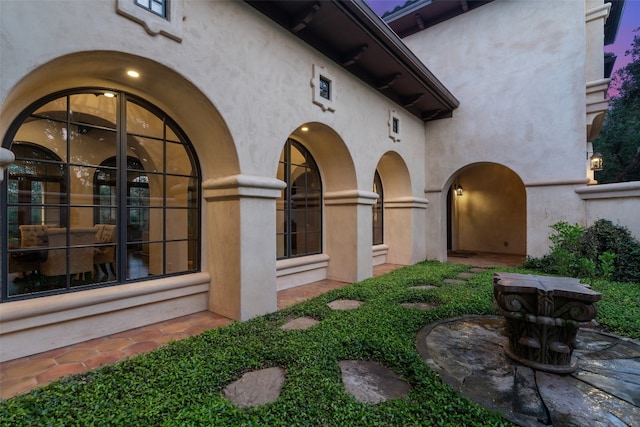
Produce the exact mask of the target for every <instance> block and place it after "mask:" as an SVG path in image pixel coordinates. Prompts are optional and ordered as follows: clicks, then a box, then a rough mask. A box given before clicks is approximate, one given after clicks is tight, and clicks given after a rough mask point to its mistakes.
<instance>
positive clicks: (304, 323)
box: [280, 317, 320, 330]
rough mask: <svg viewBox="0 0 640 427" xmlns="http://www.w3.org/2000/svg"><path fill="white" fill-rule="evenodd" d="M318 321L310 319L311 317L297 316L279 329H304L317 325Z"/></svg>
mask: <svg viewBox="0 0 640 427" xmlns="http://www.w3.org/2000/svg"><path fill="white" fill-rule="evenodd" d="M318 323H320V322H319V321H318V320H316V319H312V318H311V317H298V318H297V319H293V320H291V321H289V322H287V323H285V324H284V325H282V326H281V327H280V329H285V330H286V329H296V330H304V329H308V328H310V327H312V326H313V325H317V324H318Z"/></svg>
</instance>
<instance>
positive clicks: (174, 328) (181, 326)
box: [160, 322, 191, 334]
mask: <svg viewBox="0 0 640 427" xmlns="http://www.w3.org/2000/svg"><path fill="white" fill-rule="evenodd" d="M189 326H191V325H189V322H179V323H174V324H171V325H167V326H165V327H163V328H161V329H160V330H161V331H162V332H164V333H166V334H171V333H173V332H183V331H185V330H187V329H188V328H189Z"/></svg>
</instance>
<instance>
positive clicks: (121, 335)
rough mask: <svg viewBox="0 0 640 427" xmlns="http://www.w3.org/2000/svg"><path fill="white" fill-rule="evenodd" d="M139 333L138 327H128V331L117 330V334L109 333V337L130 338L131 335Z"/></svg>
mask: <svg viewBox="0 0 640 427" xmlns="http://www.w3.org/2000/svg"><path fill="white" fill-rule="evenodd" d="M139 333H140V328H135V329H129V330H128V331H122V332H118V333H117V334H113V335H109V338H111V339H114V338H123V339H126V338H131V337H132V336H135V335H138V334H139Z"/></svg>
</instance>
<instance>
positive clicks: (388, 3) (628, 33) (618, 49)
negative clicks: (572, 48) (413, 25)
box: [365, 0, 640, 73]
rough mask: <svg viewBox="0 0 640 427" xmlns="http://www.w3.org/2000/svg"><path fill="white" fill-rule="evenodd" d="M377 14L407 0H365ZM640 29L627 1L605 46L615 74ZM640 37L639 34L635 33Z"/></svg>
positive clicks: (639, 10)
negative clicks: (613, 37)
mask: <svg viewBox="0 0 640 427" xmlns="http://www.w3.org/2000/svg"><path fill="white" fill-rule="evenodd" d="M365 1H366V3H367V4H368V5H369V6H370V7H371V9H373V11H374V12H376V14H378V15H379V16H381V15H382V14H383V13H385V12H387V11H390V10H393V9H394V8H395V7H396V6H399V5H403V4H405V3H406V0H365ZM638 27H640V0H627V1H626V3H625V6H624V10H623V12H622V19H621V21H620V27H619V28H618V36H617V37H616V42H615V43H614V44H612V45H609V46H605V48H604V50H605V52H613V53H614V54H615V55H616V56H617V57H618V58H617V59H616V63H615V67H614V69H613V70H614V73H615V71H616V70H617V69H618V68H621V67H624V66H625V65H626V64H628V63H629V62H630V61H631V57H630V56H626V57H625V55H624V52H625V51H626V50H629V49H630V48H631V42H632V41H633V36H634V32H633V30H635V29H636V28H638ZM635 34H637V35H640V32H639V33H635Z"/></svg>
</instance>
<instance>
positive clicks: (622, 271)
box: [579, 219, 640, 282]
mask: <svg viewBox="0 0 640 427" xmlns="http://www.w3.org/2000/svg"><path fill="white" fill-rule="evenodd" d="M579 247H580V250H581V255H582V256H584V257H585V258H588V259H590V260H592V261H594V262H595V263H596V265H597V267H598V269H599V270H600V271H601V272H603V273H604V269H603V268H602V265H603V260H602V259H600V257H601V255H603V254H605V253H609V254H612V255H615V259H614V260H613V265H614V266H615V270H614V271H612V272H610V271H608V272H607V273H610V274H611V277H612V278H613V280H616V281H622V282H638V281H640V243H639V242H638V241H637V240H636V239H635V238H634V237H633V236H632V235H631V232H630V231H629V230H628V229H627V228H626V227H622V226H620V225H615V224H613V223H612V222H611V221H608V220H606V219H599V220H598V221H596V222H595V223H594V224H593V225H592V226H591V227H589V228H587V229H586V230H585V231H584V233H583V234H582V236H581V238H580V244H579ZM604 259H605V261H604V262H605V265H607V264H606V263H610V262H611V261H612V260H611V256H610V255H608V256H605V258H604ZM606 268H610V265H607V267H606Z"/></svg>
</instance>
